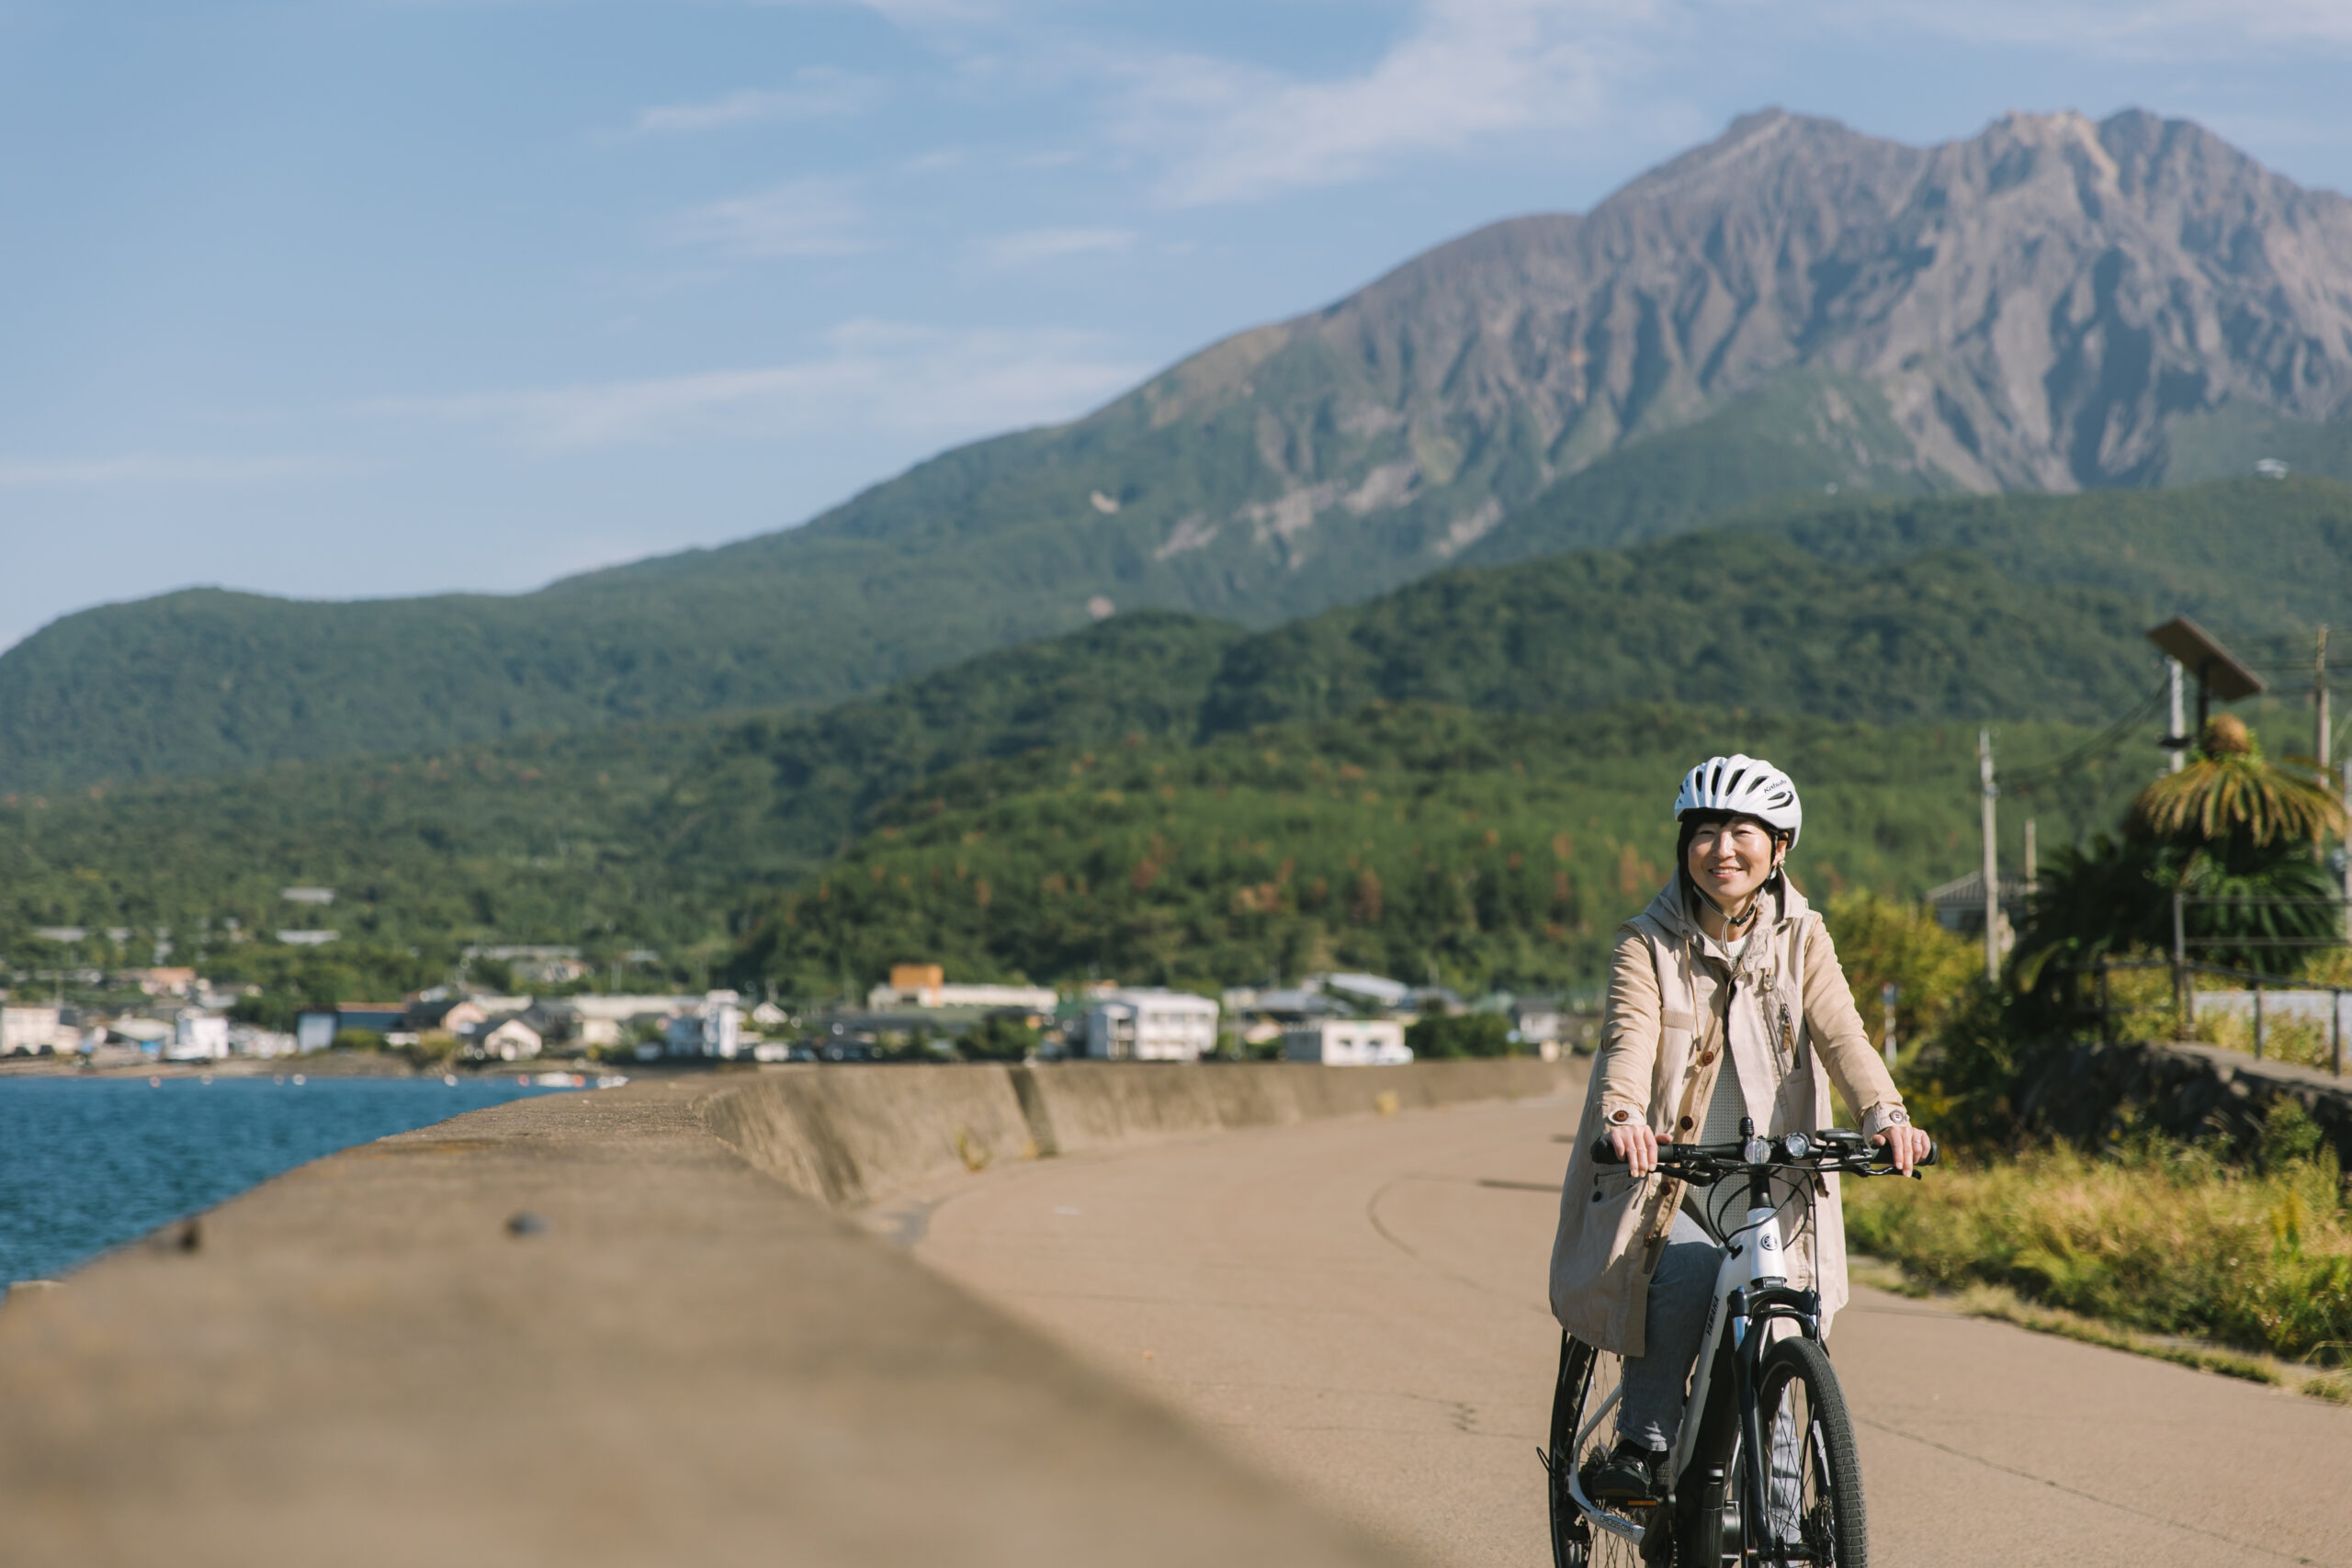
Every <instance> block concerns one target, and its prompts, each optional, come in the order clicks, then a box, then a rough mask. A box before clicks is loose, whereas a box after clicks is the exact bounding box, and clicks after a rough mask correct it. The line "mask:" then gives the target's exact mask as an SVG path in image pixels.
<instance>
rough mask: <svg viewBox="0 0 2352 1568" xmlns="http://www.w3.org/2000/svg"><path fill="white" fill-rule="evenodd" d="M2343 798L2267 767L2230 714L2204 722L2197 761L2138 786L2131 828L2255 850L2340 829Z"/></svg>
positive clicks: (2179, 840) (2194, 845) (2204, 845)
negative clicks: (2237, 842) (2248, 845)
mask: <svg viewBox="0 0 2352 1568" xmlns="http://www.w3.org/2000/svg"><path fill="white" fill-rule="evenodd" d="M2344 827H2345V818H2344V802H2343V801H2342V800H2340V799H2338V798H2337V797H2336V795H2335V792H2334V791H2333V790H2331V789H2329V788H2328V787H2327V786H2326V785H2325V784H2322V783H2319V782H2317V781H2315V780H2312V779H2307V778H2304V777H2301V775H2300V774H2297V773H2289V772H2286V771H2284V770H2282V769H2279V768H2275V767H2273V766H2271V765H2270V764H2269V763H2268V762H2267V761H2264V760H2263V757H2262V748H2261V746H2260V745H2259V744H2257V743H2256V740H2255V739H2254V737H2253V736H2252V735H2250V734H2248V733H2247V731H2246V728H2245V724H2244V723H2243V722H2241V721H2240V720H2239V719H2237V718H2235V717H2233V716H2231V715H2229V714H2222V715H2220V716H2216V717H2214V718H2212V719H2211V720H2209V721H2207V723H2206V726H2205V733H2204V735H2203V736H2201V737H2200V738H2199V749H2198V756H2197V760H2196V761H2192V762H2190V763H2189V764H2188V766H2187V767H2185V768H2183V769H2181V770H2180V772H2178V773H2167V774H2165V776H2164V777H2163V778H2160V779H2158V780H2157V781H2156V782H2155V783H2154V784H2150V785H2149V786H2148V787H2147V788H2145V789H2143V790H2142V791H2141V792H2140V794H2139V797H2138V798H2137V799H2135V800H2133V801H2132V802H2131V816H2130V818H2128V819H2127V829H2129V830H2132V831H2136V832H2138V833H2143V834H2145V835H2146V836H2148V837H2150V838H2153V839H2158V840H2167V841H2169V842H2172V843H2175V844H2177V845H2179V846H2181V847H2182V848H2186V849H2191V850H2219V849H2221V848H2222V846H2224V845H2226V844H2230V843H2232V842H2233V841H2234V840H2240V839H2241V836H2243V840H2244V841H2245V842H2248V843H2251V844H2252V845H2253V846H2254V847H2256V848H2257V849H2267V848H2269V847H2270V845H2271V844H2272V843H2273V842H2277V841H2286V840H2305V841H2308V842H2310V843H2313V844H2316V843H2317V842H2318V841H2319V840H2321V839H2322V838H2324V837H2326V836H2327V835H2329V834H2332V833H2333V834H2340V833H2342V832H2343V831H2344Z"/></svg>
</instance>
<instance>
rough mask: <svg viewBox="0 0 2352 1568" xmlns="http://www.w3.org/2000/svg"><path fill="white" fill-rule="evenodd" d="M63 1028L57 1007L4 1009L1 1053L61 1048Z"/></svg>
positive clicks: (0, 1019) (26, 1053)
mask: <svg viewBox="0 0 2352 1568" xmlns="http://www.w3.org/2000/svg"><path fill="white" fill-rule="evenodd" d="M61 1032H67V1031H63V1030H62V1027H61V1025H60V1022H59V1014H58V1010H57V1009H55V1008H53V1007H14V1006H11V1007H5V1008H0V1056H18V1055H23V1056H37V1055H40V1054H41V1053H42V1052H43V1051H50V1050H54V1049H56V1048H57V1040H58V1036H59V1035H60V1033H61Z"/></svg>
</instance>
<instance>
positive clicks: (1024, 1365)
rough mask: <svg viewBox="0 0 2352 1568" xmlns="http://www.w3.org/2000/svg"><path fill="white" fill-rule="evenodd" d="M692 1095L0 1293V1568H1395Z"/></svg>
mask: <svg viewBox="0 0 2352 1568" xmlns="http://www.w3.org/2000/svg"><path fill="white" fill-rule="evenodd" d="M893 1070H895V1069H893ZM707 1092H708V1090H707V1089H705V1088H700V1087H697V1086H695V1085H688V1084H669V1085H663V1084H651V1085H635V1086H632V1087H630V1088H628V1089H620V1090H615V1091H609V1092H601V1093H594V1094H578V1095H560V1096H553V1097H549V1098H548V1099H544V1100H525V1101H519V1102H517V1103H515V1104H513V1105H507V1106H502V1107H499V1108H497V1109H495V1110H489V1111H479V1112H476V1113H475V1114H473V1115H470V1116H464V1117H459V1118H458V1119H457V1120H455V1121H452V1122H444V1123H442V1124H441V1125H440V1126H438V1127H433V1128H427V1129H425V1130H424V1131H422V1132H418V1133H412V1134H402V1135H401V1136H399V1137H395V1138H388V1139H385V1140H383V1141H381V1142H379V1143H374V1144H367V1145H361V1146H359V1147H357V1148H355V1149H351V1150H348V1151H346V1152H345V1153H343V1154H340V1155H337V1156H333V1157H332V1158H329V1159H324V1160H321V1161H319V1162H318V1163H316V1164H314V1165H311V1166H307V1167H305V1168H302V1169H300V1170H297V1171H293V1172H290V1173H289V1174H288V1175H286V1176H284V1177H281V1178H279V1179H277V1180H275V1181H271V1182H268V1183H266V1184H265V1185H264V1186H262V1187H261V1188H259V1189H258V1190H255V1191H254V1192H252V1193H250V1194H248V1195H246V1196H245V1197H243V1198H241V1199H239V1200H238V1201H235V1202H232V1203H230V1204H227V1205H225V1206H224V1207H222V1208H220V1209H218V1210H216V1211H214V1212H212V1213H209V1214H206V1215H205V1216H203V1218H202V1220H201V1222H200V1223H199V1224H198V1225H196V1226H194V1227H190V1228H185V1229H179V1228H175V1230H174V1231H173V1232H171V1233H169V1234H168V1235H164V1236H161V1237H158V1238H157V1239H155V1240H154V1241H151V1242H148V1243H144V1244H141V1245H138V1246H134V1247H129V1248H126V1249H124V1250H123V1251H121V1252H119V1253H117V1254H116V1255H114V1256H112V1257H109V1258H104V1259H101V1260H100V1261H98V1262H96V1263H95V1264H93V1265H92V1266H90V1267H89V1268H87V1269H82V1270H79V1271H77V1272H75V1273H74V1274H72V1275H70V1276H68V1277H67V1278H66V1280H64V1281H63V1282H62V1283H61V1284H59V1285H57V1286H55V1287H54V1288H51V1289H48V1290H32V1291H15V1292H10V1293H9V1295H8V1299H7V1302H6V1305H5V1307H0V1563H5V1564H6V1565H7V1568H113V1565H117V1564H120V1565H125V1568H130V1565H136V1568H164V1565H166V1564H168V1565H169V1568H280V1565H284V1568H312V1565H321V1568H323V1565H328V1564H333V1565H334V1568H377V1565H381V1568H393V1565H401V1568H406V1565H410V1564H450V1565H452V1568H731V1565H735V1564H741V1565H744V1568H752V1565H754V1564H756V1565H759V1568H771V1565H775V1564H786V1565H789V1568H902V1565H914V1564H924V1565H931V1564H938V1565H946V1564H953V1565H955V1568H1059V1565H1062V1564H1070V1565H1073V1568H1076V1565H1080V1564H1084V1565H1087V1568H1095V1565H1099V1564H1105V1563H1118V1564H1123V1565H1125V1564H1135V1565H1137V1568H1193V1565H1196V1564H1200V1563H1242V1562H1253V1563H1254V1562H1268V1563H1273V1562H1280V1563H1283V1564H1286V1565H1295V1568H1394V1560H1393V1559H1392V1558H1391V1556H1390V1554H1389V1553H1387V1552H1385V1551H1382V1550H1381V1549H1380V1548H1379V1547H1377V1546H1376V1545H1374V1544H1372V1543H1368V1542H1367V1541H1365V1540H1363V1537H1362V1536H1360V1535H1359V1534H1357V1533H1356V1532H1354V1531H1351V1530H1349V1529H1346V1528H1345V1527H1344V1526H1335V1525H1333V1524H1332V1523H1331V1522H1329V1520H1328V1519H1327V1518H1326V1517H1323V1516H1322V1515H1320V1514H1317V1513H1316V1512H1314V1511H1312V1510H1310V1509H1309V1508H1308V1507H1306V1506H1305V1505H1303V1504H1301V1503H1299V1502H1298V1501H1296V1500H1295V1498H1293V1497H1292V1496H1290V1495H1288V1494H1286V1493H1285V1492H1283V1490H1282V1489H1280V1488H1278V1487H1276V1486H1272V1485H1270V1484H1268V1483H1266V1482H1265V1480H1264V1479H1263V1478H1261V1477H1259V1476H1253V1475H1250V1474H1248V1473H1246V1472H1244V1471H1243V1470H1242V1469H1241V1468H1240V1467H1238V1466H1237V1465H1235V1464H1234V1463H1233V1462H1232V1461H1231V1460H1230V1458H1229V1457H1227V1455H1225V1454H1223V1453H1221V1452H1219V1451H1217V1450H1216V1449H1215V1448H1214V1447H1212V1445H1210V1444H1208V1443H1205V1442H1203V1441H1201V1440H1200V1438H1199V1437H1198V1435H1197V1434H1196V1433H1194V1432H1193V1431H1191V1430H1189V1429H1186V1428H1185V1427H1182V1426H1181V1425H1180V1424H1179V1423H1177V1422H1175V1421H1173V1420H1170V1418H1169V1417H1168V1416H1167V1415H1166V1413H1165V1412H1164V1411H1162V1410H1160V1409H1159V1408H1158V1407H1156V1406H1154V1405H1152V1404H1149V1403H1148V1402H1146V1401H1142V1400H1138V1399H1136V1398H1134V1397H1133V1396H1132V1395H1131V1394H1129V1393H1125V1392H1124V1391H1122V1390H1119V1389H1116V1388H1109V1387H1106V1386H1105V1385H1104V1383H1103V1380H1102V1379H1100V1378H1098V1377H1095V1376H1092V1375H1091V1374H1089V1373H1088V1372H1087V1371H1085V1370H1084V1369H1083V1368H1081V1367H1080V1366H1079V1365H1078V1364H1076V1363H1075V1362H1074V1361H1073V1359H1071V1358H1070V1357H1069V1355H1068V1354H1067V1353H1065V1352H1063V1351H1061V1350H1059V1349H1057V1348H1055V1347H1053V1346H1051V1345H1050V1344H1047V1343H1046V1342H1045V1341H1043V1340H1041V1339H1040V1338H1039V1337H1036V1336H1035V1335H1034V1334H1032V1333H1030V1332H1028V1331H1026V1330H1024V1329H1023V1328H1021V1327H1020V1326H1018V1325H1014V1324H1012V1323H1011V1322H1008V1321H1007V1320H1006V1319H1005V1318H1004V1317H1003V1316H1002V1315H1001V1314H998V1313H996V1312H994V1311H991V1310H990V1309H989V1308H988V1307H987V1306H985V1305H984V1304H982V1303H977V1302H975V1301H973V1300H972V1299H971V1298H970V1297H969V1296H968V1295H967V1294H966V1293H965V1292H960V1291H957V1290H956V1289H955V1288H953V1287H952V1286H950V1285H947V1284H945V1283H944V1282H942V1281H941V1280H939V1279H938V1278H937V1277H936V1276H935V1275H932V1274H928V1273H926V1272H925V1271H924V1270H923V1269H920V1268H918V1267H916V1266H915V1265H914V1264H913V1263H912V1262H910V1260H909V1259H908V1258H905V1257H903V1256H900V1255H898V1254H894V1253H892V1252H891V1251H890V1250H889V1249H888V1247H881V1246H877V1245H876V1244H875V1243H874V1242H873V1240H872V1239H871V1238H870V1237H867V1236H865V1235H860V1234H859V1233H858V1232H857V1231H856V1230H855V1229H854V1227H853V1226H851V1225H850V1224H847V1223H845V1222H844V1221H842V1219H841V1218H839V1217H838V1216H837V1215H835V1214H833V1213H829V1212H827V1211H825V1210H823V1209H821V1208H820V1207H819V1206H818V1205H817V1204H815V1203H814V1202H812V1201H809V1200H807V1199H805V1198H802V1197H800V1196H798V1195H797V1194H795V1193H793V1192H791V1191H789V1190H786V1188H784V1187H783V1186H781V1185H779V1184H778V1183H777V1182H775V1181H774V1180H772V1179H769V1178H767V1177H765V1176H763V1175H761V1174H760V1173H758V1172H757V1171H755V1170H753V1169H752V1168H750V1167H749V1166H747V1165H746V1164H745V1163H744V1161H743V1160H742V1159H741V1157H740V1156H737V1155H736V1154H735V1153H734V1151H732V1150H731V1149H729V1147H727V1146H726V1145H723V1144H721V1143H720V1142H719V1141H718V1139H717V1138H715V1137H713V1136H712V1135H711V1134H709V1133H708V1132H707V1130H706V1128H705V1125H704V1122H703V1118H702V1114H701V1112H700V1111H699V1110H698V1109H697V1106H696V1103H695V1097H696V1095H698V1094H702V1093H707ZM0 1201H5V1200H4V1199H0Z"/></svg>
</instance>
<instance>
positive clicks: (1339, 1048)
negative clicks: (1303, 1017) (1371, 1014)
mask: <svg viewBox="0 0 2352 1568" xmlns="http://www.w3.org/2000/svg"><path fill="white" fill-rule="evenodd" d="M1412 1059H1413V1052H1412V1048H1411V1047H1410V1046H1408V1045H1407V1044H1406V1043H1405V1026H1404V1025H1403V1024H1401V1023H1399V1022H1397V1021H1396V1020H1395V1019H1393V1018H1324V1019H1317V1020H1314V1021H1311V1022H1307V1023H1295V1024H1292V1025H1291V1026H1290V1027H1289V1028H1287V1029H1285V1030H1283V1060H1284V1061H1289V1062H1316V1063H1319V1064H1321V1065H1322V1066H1327V1067H1397V1066H1404V1065H1405V1064H1406V1063H1408V1062H1409V1061H1411V1060H1412Z"/></svg>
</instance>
